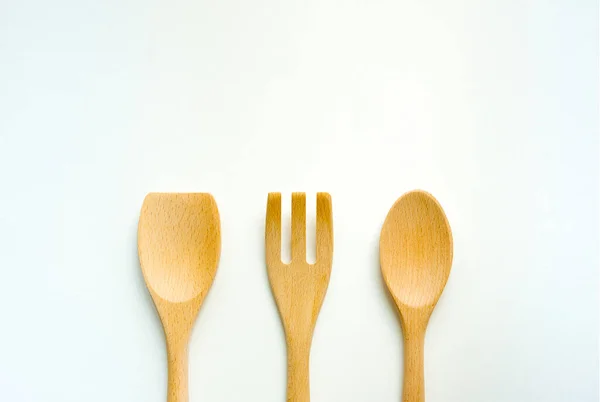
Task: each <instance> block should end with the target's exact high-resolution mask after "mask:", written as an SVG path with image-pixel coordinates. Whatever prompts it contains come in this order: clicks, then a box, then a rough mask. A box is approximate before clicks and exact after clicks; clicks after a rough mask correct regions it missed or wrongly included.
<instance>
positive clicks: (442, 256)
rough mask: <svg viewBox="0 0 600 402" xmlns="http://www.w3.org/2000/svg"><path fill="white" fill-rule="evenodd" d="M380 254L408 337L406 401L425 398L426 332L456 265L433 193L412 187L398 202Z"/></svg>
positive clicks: (387, 223) (445, 222)
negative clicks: (424, 350) (424, 360)
mask: <svg viewBox="0 0 600 402" xmlns="http://www.w3.org/2000/svg"><path fill="white" fill-rule="evenodd" d="M379 257H380V262H381V272H382V274H383V279H384V281H385V283H386V285H387V287H388V289H389V291H390V293H391V295H392V297H393V299H394V302H395V303H396V306H397V307H398V310H399V312H400V321H401V323H402V333H403V335H404V386H403V396H402V401H403V402H424V401H425V383H424V373H423V356H424V355H423V346H424V339H425V330H426V328H427V323H428V322H429V317H430V316H431V313H432V311H433V309H434V307H435V305H436V303H437V301H438V299H439V297H440V295H441V294H442V291H443V290H444V287H445V286H446V281H447V280H448V276H449V275H450V267H451V265H452V233H451V231H450V225H449V224H448V220H447V219H446V215H444V211H443V210H442V207H441V206H440V204H439V203H438V202H437V201H436V200H435V198H433V196H431V195H430V194H429V193H426V192H424V191H412V192H409V193H406V194H405V195H403V196H402V197H400V198H399V199H398V200H397V201H396V203H395V204H394V206H392V208H391V209H390V212H389V213H388V215H387V217H386V219H385V223H384V224H383V228H382V229H381V238H380V242H379Z"/></svg>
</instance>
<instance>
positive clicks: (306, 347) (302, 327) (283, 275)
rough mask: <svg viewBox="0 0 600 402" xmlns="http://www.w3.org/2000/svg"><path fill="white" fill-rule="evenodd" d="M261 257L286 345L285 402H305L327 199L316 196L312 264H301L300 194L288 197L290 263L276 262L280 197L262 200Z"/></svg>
mask: <svg viewBox="0 0 600 402" xmlns="http://www.w3.org/2000/svg"><path fill="white" fill-rule="evenodd" d="M265 253H266V260H267V272H268V276H269V282H270V283H271V290H272V291H273V296H274V297H275V302H276V303H277V307H278V309H279V315H280V316H281V321H282V322H283V328H284V331H285V339H286V343H287V356H288V357H287V360H288V373H287V399H286V400H287V401H288V402H309V401H310V390H309V381H308V368H309V356H310V345H311V342H312V336H313V331H314V329H315V324H316V322H317V316H318V315H319V310H320V309H321V305H322V304H323V299H324V298H325V293H326V291H327V285H328V283H329V276H330V274H331V263H332V258H333V219H332V215H331V197H330V196H329V194H327V193H318V194H317V260H316V262H315V263H314V264H309V263H307V262H306V195H305V194H304V193H293V194H292V261H291V262H290V263H289V264H284V263H283V262H282V261H281V194H280V193H270V194H269V199H268V201H267V219H266V227H265Z"/></svg>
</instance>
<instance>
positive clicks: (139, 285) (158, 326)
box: [131, 221, 166, 359]
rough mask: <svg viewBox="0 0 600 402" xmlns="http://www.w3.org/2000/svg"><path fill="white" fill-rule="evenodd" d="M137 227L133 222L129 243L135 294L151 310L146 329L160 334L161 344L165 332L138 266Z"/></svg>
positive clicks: (164, 340)
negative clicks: (149, 324)
mask: <svg viewBox="0 0 600 402" xmlns="http://www.w3.org/2000/svg"><path fill="white" fill-rule="evenodd" d="M137 229H138V223H137V221H136V222H135V225H134V229H133V230H132V237H133V241H131V245H132V246H133V253H132V264H131V265H132V267H133V269H135V270H136V275H135V278H136V281H135V288H136V291H137V294H138V295H139V297H140V298H141V299H143V301H144V302H143V304H144V305H145V306H147V311H152V313H151V314H152V318H151V319H150V322H152V329H150V328H148V330H152V331H154V333H157V334H160V335H159V336H160V338H161V339H162V342H163V344H162V345H166V338H165V332H164V329H163V326H162V323H161V321H160V317H159V316H158V310H157V309H156V306H155V305H154V300H152V296H151V295H150V291H149V290H148V287H147V286H146V281H145V279H144V274H143V273H142V267H141V266H140V260H139V257H138V247H137ZM164 349H165V347H162V348H161V349H160V350H164ZM164 354H165V359H166V351H164Z"/></svg>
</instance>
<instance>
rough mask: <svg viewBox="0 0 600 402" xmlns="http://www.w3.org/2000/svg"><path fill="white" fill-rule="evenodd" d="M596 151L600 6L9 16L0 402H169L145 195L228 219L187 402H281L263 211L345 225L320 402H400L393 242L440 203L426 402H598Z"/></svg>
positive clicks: (58, 3)
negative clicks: (382, 249) (274, 208)
mask: <svg viewBox="0 0 600 402" xmlns="http://www.w3.org/2000/svg"><path fill="white" fill-rule="evenodd" d="M598 149H599V143H598V5H597V4H596V2H594V1H567V0H564V1H545V0H544V1H542V0H538V1H520V0H519V1H516V0H515V1H495V2H489V1H475V0H472V1H466V0H462V1H461V0H453V1H442V0H437V1H435V0H434V1H391V0H390V1H382V0H375V1H370V2H367V1H357V0H354V1H337V2H336V1H330V0H320V1H298V2H294V1H272V0H258V1H231V0H224V1H212V2H209V1H192V0H179V1H169V2H168V1H165V0H149V1H147V0H144V1H142V0H127V1H91V0H83V1H81V0H77V1H76V0H71V1H68V0H55V1H41V0H26V1H16V0H3V1H1V2H0V184H1V188H2V190H1V193H0V272H1V274H2V275H1V277H0V400H1V401H7V402H9V401H10V402H22V401H36V402H37V401H41V402H65V401H77V402H79V401H86V402H96V401H97V402H105V401H111V402H117V401H123V402H132V401H133V402H135V401H140V402H159V401H164V400H165V399H166V398H165V393H166V362H165V359H166V357H165V348H164V337H163V334H162V332H161V327H160V323H159V320H158V317H157V315H156V313H155V311H154V307H153V305H152V302H151V299H150V297H149V295H148V293H147V291H146V288H145V285H144V283H143V279H142V276H141V273H140V269H139V265H138V260H137V251H136V225H137V219H138V214H139V210H140V207H141V204H142V200H143V198H144V196H145V194H146V193H147V192H150V191H201V192H211V193H213V195H214V196H215V198H216V200H217V202H218V205H219V209H220V213H221V218H222V245H223V246H222V256H221V261H220V266H219V269H218V272H217V276H216V279H215V281H214V284H213V287H212V289H211V291H210V293H209V296H208V298H207V299H206V301H205V303H204V305H203V307H202V310H201V312H200V315H199V317H198V321H197V322H196V326H195V329H194V332H193V335H192V338H191V343H190V401H191V402H195V401H197V402H200V401H206V402H211V401H225V402H240V401H244V402H253V401H256V402H259V401H260V402H282V401H284V400H285V379H286V377H285V370H286V366H285V344H284V338H283V333H282V328H281V325H280V322H279V317H278V314H277V310H276V307H275V304H274V302H273V299H272V296H271V293H270V289H269V286H268V281H267V276H266V271H265V266H264V258H263V253H264V251H263V250H264V248H263V247H264V245H263V236H264V213H265V205H266V199H267V192H269V191H281V192H283V193H284V195H285V197H286V198H285V200H287V201H286V202H289V200H290V195H289V193H290V192H291V191H306V192H308V193H309V194H310V200H311V202H312V203H311V205H312V206H313V207H314V199H313V197H314V193H315V192H316V191H328V192H330V193H331V195H332V198H333V208H334V227H335V254H334V266H333V272H332V276H331V282H330V285H329V290H328V293H327V296H326V298H325V302H324V305H323V309H322V311H321V314H320V316H319V320H318V323H317V328H316V331H315V335H314V341H313V348H312V355H311V366H310V370H311V395H312V400H313V401H314V402H337V401H345V402H372V401H377V402H387V401H389V402H392V401H398V400H400V392H401V380H402V373H401V367H402V366H401V362H402V346H401V332H400V327H399V324H398V320H397V317H396V315H395V312H394V307H393V306H392V305H391V303H390V302H389V300H388V298H387V297H386V294H385V289H384V286H383V283H382V280H381V276H380V271H379V264H378V237H379V231H380V229H381V225H382V223H383V220H384V218H385V216H386V214H387V211H388V209H389V208H390V207H391V205H392V204H393V202H394V201H395V200H396V199H397V198H398V197H399V196H400V195H401V194H402V193H404V192H405V191H408V190H411V189H414V188H421V189H425V190H427V191H430V192H431V193H432V194H433V195H435V196H436V197H437V198H438V200H439V201H440V203H441V204H442V205H443V207H444V209H445V211H446V213H447V216H448V219H449V221H450V224H451V226H452V229H453V234H454V241H455V243H454V245H455V259H454V265H453V268H452V273H451V275H450V279H449V282H448V285H447V288H446V290H445V292H444V294H443V296H442V298H441V300H440V302H439V304H438V306H437V308H436V310H435V312H434V314H433V317H432V319H431V322H430V325H429V329H428V333H427V338H426V352H425V364H426V369H425V372H426V395H427V401H428V402H521V401H523V402H529V401H531V402H538V401H544V402H555V401H561V402H575V401H576V402H595V401H598V375H599V373H598V355H599V353H598V317H599V311H598V304H599V300H598V283H599V276H598V265H599V259H598V244H599V230H598V221H599V214H598V205H599V192H598V182H599V175H598ZM285 207H286V210H287V211H288V213H289V205H288V204H287V203H286V204H285ZM309 216H310V219H311V227H314V212H313V211H312V210H311V211H309ZM288 219H289V216H288Z"/></svg>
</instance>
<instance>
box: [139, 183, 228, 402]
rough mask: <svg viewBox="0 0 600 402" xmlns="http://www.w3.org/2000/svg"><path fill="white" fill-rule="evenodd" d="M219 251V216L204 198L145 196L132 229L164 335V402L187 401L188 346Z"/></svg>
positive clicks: (196, 195)
mask: <svg viewBox="0 0 600 402" xmlns="http://www.w3.org/2000/svg"><path fill="white" fill-rule="evenodd" d="M220 250H221V233H220V221H219V211H218V209H217V204H216V203H215V200H214V199H213V197H212V196H211V195H210V194H205V193H150V194H148V195H147V196H146V198H145V200H144V203H143V205H142V211H141V214H140V220H139V225H138V254H139V259H140V265H141V267H142V272H143V275H144V280H145V281H146V285H147V287H148V290H149V291H150V294H151V296H152V300H154V304H155V306H156V309H157V311H158V315H159V316H160V320H161V321H162V325H163V328H164V331H165V338H166V344H167V357H168V362H167V363H168V376H169V378H168V389H167V401H168V402H187V401H188V374H187V365H188V364H187V359H188V352H187V350H188V341H189V337H190V333H191V330H192V327H193V325H194V321H195V320H196V316H197V315H198V311H199V310H200V305H201V304H202V301H203V300H204V297H205V296H206V294H207V293H208V290H209V289H210V286H211V284H212V282H213V278H214V276H215V273H216V270H217V265H218V261H219V257H220Z"/></svg>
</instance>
